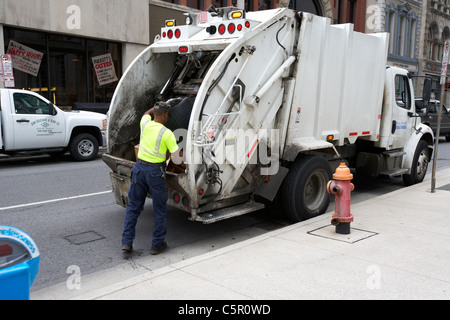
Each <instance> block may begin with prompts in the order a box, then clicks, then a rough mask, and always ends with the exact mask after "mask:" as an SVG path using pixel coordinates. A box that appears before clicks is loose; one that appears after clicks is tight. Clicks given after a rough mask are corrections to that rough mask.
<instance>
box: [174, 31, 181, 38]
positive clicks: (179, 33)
mask: <svg viewBox="0 0 450 320" xmlns="http://www.w3.org/2000/svg"><path fill="white" fill-rule="evenodd" d="M180 36H181V31H180V29H177V30H175V37H176V38H179V37H180Z"/></svg>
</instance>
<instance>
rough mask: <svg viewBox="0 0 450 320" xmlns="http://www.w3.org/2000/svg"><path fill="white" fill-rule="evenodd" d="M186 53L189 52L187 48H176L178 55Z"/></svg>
mask: <svg viewBox="0 0 450 320" xmlns="http://www.w3.org/2000/svg"><path fill="white" fill-rule="evenodd" d="M188 51H189V47H187V46H181V47H179V48H178V52H179V53H188Z"/></svg>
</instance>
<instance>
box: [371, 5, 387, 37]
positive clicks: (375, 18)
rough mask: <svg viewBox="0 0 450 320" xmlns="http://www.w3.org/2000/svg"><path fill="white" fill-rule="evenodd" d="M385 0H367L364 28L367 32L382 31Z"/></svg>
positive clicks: (383, 27) (383, 28)
mask: <svg viewBox="0 0 450 320" xmlns="http://www.w3.org/2000/svg"><path fill="white" fill-rule="evenodd" d="M385 10H386V2H385V0H368V2H367V10H366V28H367V31H369V32H384V31H385V17H386V12H385Z"/></svg>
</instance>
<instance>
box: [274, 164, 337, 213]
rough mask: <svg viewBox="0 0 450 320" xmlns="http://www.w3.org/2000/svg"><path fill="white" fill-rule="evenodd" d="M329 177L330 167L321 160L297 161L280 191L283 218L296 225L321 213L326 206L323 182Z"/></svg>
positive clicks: (325, 187) (325, 189)
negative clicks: (285, 217) (284, 215)
mask: <svg viewBox="0 0 450 320" xmlns="http://www.w3.org/2000/svg"><path fill="white" fill-rule="evenodd" d="M331 177H332V172H331V167H330V165H329V164H328V162H327V161H326V160H325V159H323V158H320V157H316V156H307V157H302V158H299V159H297V160H296V161H295V162H294V164H293V165H292V167H291V169H290V171H289V174H288V175H287V176H286V179H285V181H284V183H283V187H282V189H281V192H282V193H281V202H282V206H283V210H284V212H285V214H286V216H287V217H288V218H289V219H290V220H292V221H294V222H299V221H303V220H307V219H310V218H313V217H316V216H318V215H321V214H323V213H325V212H326V210H327V209H328V206H329V204H330V197H329V195H328V192H327V183H328V181H330V180H331Z"/></svg>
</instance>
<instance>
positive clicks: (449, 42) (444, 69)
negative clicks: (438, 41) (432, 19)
mask: <svg viewBox="0 0 450 320" xmlns="http://www.w3.org/2000/svg"><path fill="white" fill-rule="evenodd" d="M449 51H450V39H447V40H446V41H445V45H444V56H443V57H442V71H441V85H443V84H444V83H445V77H446V76H447V67H448V52H449Z"/></svg>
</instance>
